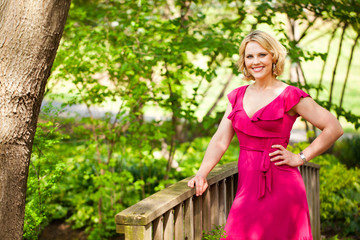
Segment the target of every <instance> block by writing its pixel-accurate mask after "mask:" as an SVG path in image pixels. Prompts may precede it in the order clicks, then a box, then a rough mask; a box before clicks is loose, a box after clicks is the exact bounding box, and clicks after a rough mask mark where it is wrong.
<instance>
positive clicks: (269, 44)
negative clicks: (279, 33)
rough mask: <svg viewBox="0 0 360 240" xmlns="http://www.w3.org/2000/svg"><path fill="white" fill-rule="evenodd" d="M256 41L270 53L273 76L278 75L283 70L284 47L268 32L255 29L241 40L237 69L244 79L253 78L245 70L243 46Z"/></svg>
mask: <svg viewBox="0 0 360 240" xmlns="http://www.w3.org/2000/svg"><path fill="white" fill-rule="evenodd" d="M251 41H254V42H257V43H258V44H260V45H261V46H262V47H263V48H264V49H265V50H266V51H268V52H269V53H271V55H272V61H273V74H274V75H275V76H280V75H281V74H282V73H283V72H284V65H285V57H286V48H285V47H284V46H283V45H282V44H281V43H280V42H279V41H278V40H276V39H275V38H274V37H272V36H271V35H270V34H268V33H266V32H263V31H259V30H255V31H253V32H251V33H250V34H248V35H247V36H246V37H245V38H244V40H243V41H242V42H241V45H240V49H239V56H240V57H239V61H238V66H239V71H240V72H242V73H243V75H244V77H243V79H244V80H254V79H255V78H254V77H253V76H252V75H251V74H250V73H249V72H248V71H247V69H246V66H245V48H246V45H247V44H248V43H249V42H251Z"/></svg>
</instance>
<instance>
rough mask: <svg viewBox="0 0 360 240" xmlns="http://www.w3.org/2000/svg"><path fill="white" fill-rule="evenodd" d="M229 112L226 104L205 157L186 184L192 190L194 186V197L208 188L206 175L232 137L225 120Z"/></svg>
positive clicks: (226, 147)
mask: <svg viewBox="0 0 360 240" xmlns="http://www.w3.org/2000/svg"><path fill="white" fill-rule="evenodd" d="M231 110H232V108H231V105H230V104H228V106H227V109H226V111H225V114H224V116H223V118H222V120H221V122H220V125H219V128H218V129H217V131H216V133H215V134H214V136H213V137H212V138H211V141H210V143H209V145H208V147H207V149H206V152H205V156H204V158H203V161H202V163H201V166H200V168H199V171H198V172H197V174H196V175H195V177H194V178H193V179H191V180H190V181H189V182H188V186H189V187H191V188H193V187H194V186H196V196H199V195H201V194H202V193H203V192H204V191H205V190H206V188H207V187H208V184H207V181H206V177H207V175H208V174H209V173H210V171H211V170H212V169H213V168H214V167H215V165H216V164H217V163H218V162H219V161H220V159H221V157H222V156H223V155H224V153H225V152H226V150H227V149H228V147H229V145H230V142H231V140H232V138H233V136H234V129H233V127H232V124H231V121H230V120H229V119H228V118H227V116H228V115H229V114H230V112H231Z"/></svg>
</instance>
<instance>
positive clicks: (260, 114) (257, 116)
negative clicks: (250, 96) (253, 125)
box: [240, 85, 290, 122]
mask: <svg viewBox="0 0 360 240" xmlns="http://www.w3.org/2000/svg"><path fill="white" fill-rule="evenodd" d="M249 86H250V85H247V86H246V87H245V88H244V90H243V91H242V94H241V96H240V98H241V100H240V108H241V109H242V111H243V112H244V115H245V116H246V117H247V118H248V119H250V120H251V121H253V122H254V121H259V120H276V119H280V118H282V117H283V114H284V111H283V110H284V108H283V104H281V106H279V107H280V109H279V108H278V111H275V112H273V111H272V112H271V116H266V115H267V114H266V109H267V108H269V107H270V106H272V105H274V104H276V102H278V100H279V99H280V98H281V97H282V96H283V95H284V94H285V92H286V91H287V89H288V88H289V87H290V86H289V85H288V86H286V87H285V88H284V89H283V90H282V92H281V93H280V94H279V95H277V96H276V97H275V98H274V99H273V100H271V101H270V102H269V103H267V104H266V105H264V106H263V107H261V108H260V109H258V110H257V111H255V113H254V114H253V115H252V116H251V117H249V115H248V113H247V112H246V111H245V108H244V96H245V93H246V90H247V88H248V87H249Z"/></svg>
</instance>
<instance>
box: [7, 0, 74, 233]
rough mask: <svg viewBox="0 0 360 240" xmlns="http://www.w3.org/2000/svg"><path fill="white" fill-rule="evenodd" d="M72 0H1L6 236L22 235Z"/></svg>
mask: <svg viewBox="0 0 360 240" xmlns="http://www.w3.org/2000/svg"><path fill="white" fill-rule="evenodd" d="M69 6H70V1H69V0H52V1H48V0H43V1H32V0H21V1H20V0H19V1H15V0H13V1H6V0H1V1H0V23H1V24H0V239H4V240H7V239H21V238H22V235H23V223H24V210H25V195H26V183H27V176H28V166H29V160H30V155H31V151H32V145H33V139H34V135H35V129H36V125H37V119H38V114H39V111H40V106H41V102H42V99H43V94H44V91H45V85H46V82H47V79H48V77H49V75H50V70H51V66H52V64H53V61H54V58H55V55H56V51H57V48H58V44H59V42H60V38H61V35H62V32H63V29H64V25H65V21H66V17H67V14H68V10H69Z"/></svg>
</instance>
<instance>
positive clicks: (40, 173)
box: [24, 121, 66, 239]
mask: <svg viewBox="0 0 360 240" xmlns="http://www.w3.org/2000/svg"><path fill="white" fill-rule="evenodd" d="M57 128H58V127H57V124H56V123H55V122H53V121H48V122H45V123H43V122H39V123H38V128H37V131H36V135H35V139H34V146H33V152H32V157H31V160H30V168H29V175H28V184H27V193H26V209H25V219H24V238H25V239H37V238H38V236H39V234H40V233H41V231H42V229H43V227H44V226H46V225H47V224H48V222H49V221H50V220H51V219H52V218H61V217H64V216H65V214H66V210H65V209H64V208H63V207H61V206H58V205H57V204H54V200H55V199H54V195H53V194H54V193H55V192H56V191H57V190H58V189H57V184H58V183H59V182H60V181H61V180H62V176H63V174H64V170H65V164H64V163H63V162H61V161H55V162H54V160H55V159H58V154H57V153H56V152H55V151H54V148H53V146H54V145H56V144H57V143H58V142H59V141H61V140H62V139H64V138H66V135H61V134H59V133H58V132H57Z"/></svg>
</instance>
